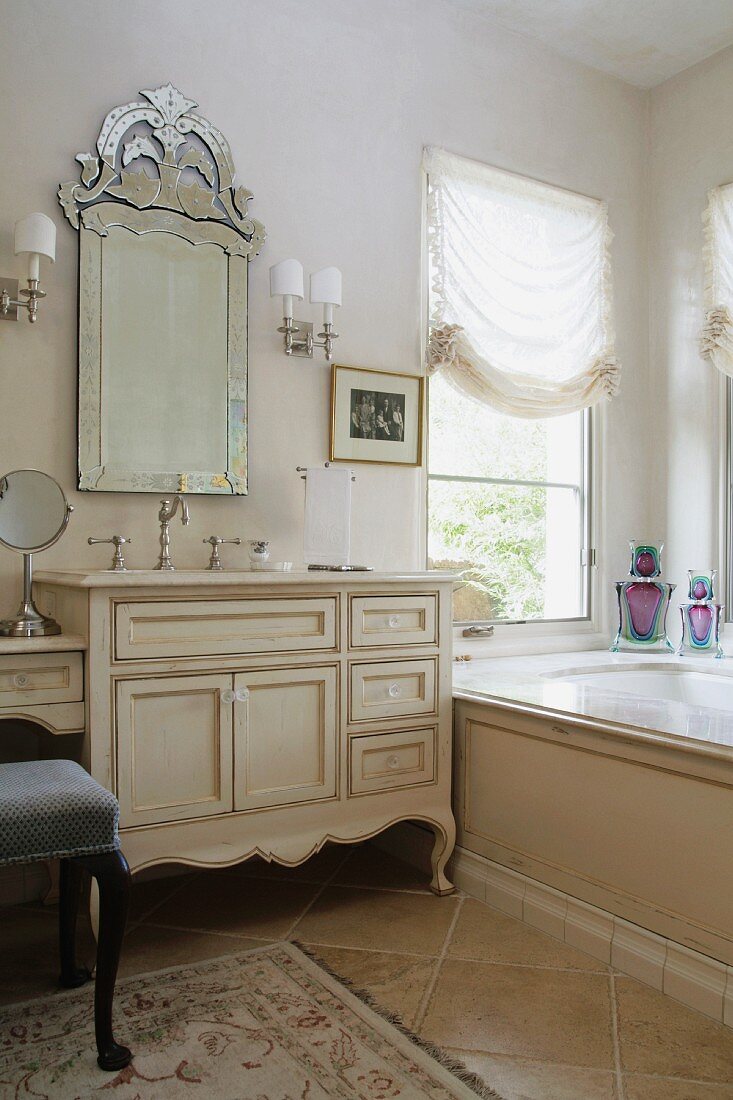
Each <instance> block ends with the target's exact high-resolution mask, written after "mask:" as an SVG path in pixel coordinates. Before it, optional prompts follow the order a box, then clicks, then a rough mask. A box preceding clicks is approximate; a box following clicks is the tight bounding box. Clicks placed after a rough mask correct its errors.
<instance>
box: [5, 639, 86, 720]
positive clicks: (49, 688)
mask: <svg viewBox="0 0 733 1100" xmlns="http://www.w3.org/2000/svg"><path fill="white" fill-rule="evenodd" d="M83 698H84V664H83V659H82V654H81V653H18V654H4V655H3V656H2V657H0V713H1V712H2V708H3V707H17V706H18V705H19V704H22V703H31V704H36V703H77V702H79V701H80V700H81V699H83Z"/></svg>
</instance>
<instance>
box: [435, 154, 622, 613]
mask: <svg viewBox="0 0 733 1100" xmlns="http://www.w3.org/2000/svg"><path fill="white" fill-rule="evenodd" d="M424 166H425V169H426V172H427V175H428V185H429V186H428V221H427V230H428V244H429V256H430V271H429V275H430V294H429V307H430V318H431V329H430V340H429V347H428V373H429V375H430V382H429V391H428V398H429V416H428V428H429V447H428V564H429V566H430V567H432V568H448V569H452V570H454V571H459V572H461V573H462V575H463V578H464V582H465V583H464V584H463V586H462V587H460V588H459V591H458V592H457V595H456V602H455V618H456V619H457V620H458V621H462V622H466V621H469V622H471V621H474V622H475V621H477V620H478V621H499V622H526V621H529V620H535V621H541V620H568V619H584V618H589V617H590V612H591V606H590V604H591V598H590V597H591V585H590V568H589V567H590V565H591V564H593V551H592V550H591V545H592V544H591V528H592V523H591V519H592V517H591V477H590V466H591V450H592V449H591V433H592V417H593V413H592V406H593V405H595V404H596V403H598V401H600V400H601V399H603V398H608V397H612V396H613V395H614V394H615V392H616V389H617V387H618V374H619V364H618V362H617V360H616V358H615V354H614V347H613V342H614V337H613V325H612V294H611V277H610V257H609V242H610V232H609V228H608V221H607V210H606V204H605V203H603V202H602V201H600V200H598V199H591V198H587V197H585V196H583V195H577V194H574V193H572V192H569V191H565V190H562V189H561V188H557V187H551V186H549V185H547V184H543V183H539V182H537V181H535V180H530V179H526V178H524V177H521V176H515V175H512V174H510V173H507V172H503V171H500V170H498V169H495V168H491V167H489V166H488V165H482V164H478V163H476V162H474V161H469V160H466V159H465V158H462V157H456V156H453V155H452V154H449V153H446V152H445V151H443V150H435V149H428V150H426V152H425V160H424Z"/></svg>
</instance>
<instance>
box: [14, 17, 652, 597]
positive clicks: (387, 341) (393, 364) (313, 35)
mask: <svg viewBox="0 0 733 1100" xmlns="http://www.w3.org/2000/svg"><path fill="white" fill-rule="evenodd" d="M12 13H13V14H12V18H11V19H9V20H6V21H5V22H4V24H3V30H2V38H1V39H0V102H2V103H3V111H2V112H0V163H1V164H2V171H1V172H0V215H1V216H0V271H2V272H3V273H4V274H8V275H13V274H20V265H19V261H16V260H15V258H14V257H13V255H12V227H13V223H14V221H15V219H16V218H18V217H20V216H22V215H24V214H26V213H27V212H29V211H31V210H44V211H46V212H47V213H49V214H51V215H52V216H54V218H55V221H56V223H57V225H58V230H59V233H58V260H57V263H56V265H55V267H54V268H53V269H52V271H51V273H50V275H49V276H48V278H47V289H48V291H49V297H48V299H47V301H46V302H45V303H44V304H43V310H42V315H41V318H40V320H39V322H38V324H37V325H36V326H35V329H34V330H31V329H30V328H29V326H28V325H27V323H25V322H24V321H23V322H19V323H18V324H16V325H9V324H8V325H0V472H1V471H2V470H4V469H9V468H15V467H20V466H35V467H39V468H41V469H45V470H47V471H48V472H50V473H52V474H54V475H55V476H57V477H58V478H59V479H60V480H61V482H62V484H63V485H64V487H65V489H66V490H67V493H68V495H69V498H70V500H71V502H72V503H73V505H74V507H75V508H76V512H75V514H74V516H73V517H72V522H71V525H70V528H69V531H68V533H67V534H66V535H65V536H64V538H63V540H62V541H61V542H60V543H59V544H58V545H57V546H56V547H54V548H53V549H51V550H50V551H48V552H47V553H46V554H44V556H43V561H42V562H41V561H39V563H38V564H39V567H40V566H46V567H51V566H56V567H61V568H63V567H73V566H77V565H84V566H87V565H89V566H94V565H96V566H100V567H101V566H105V565H106V548H100V549H98V550H93V549H91V548H89V547H87V545H86V538H87V536H88V535H90V534H93V535H98V536H101V535H109V534H111V533H112V532H115V531H116V532H120V533H122V534H126V535H130V536H132V538H133V539H134V542H133V545H132V547H131V548H130V553H129V561H130V563H131V564H132V565H134V566H139V567H144V566H149V565H152V564H153V563H154V561H155V557H156V549H157V547H156V538H157V529H156V512H157V507H158V504H157V497H155V496H142V497H136V496H131V495H106V494H89V493H86V494H79V493H76V492H75V491H74V485H75V476H76V250H77V241H76V234H75V233H74V232H73V231H72V229H71V228H70V227H69V226H68V224H66V223H65V222H64V221H63V220H62V214H61V211H60V208H59V207H58V206H57V205H56V199H55V193H56V189H57V186H58V184H59V182H60V181H62V180H66V179H71V178H74V177H76V175H77V172H78V167H79V166H78V165H77V164H75V162H74V159H73V158H74V155H75V154H76V153H77V152H79V151H87V150H90V149H91V148H92V147H93V143H94V141H95V139H96V136H97V133H98V129H99V125H100V123H101V121H102V119H103V117H104V115H105V113H106V112H107V111H108V110H109V109H110V108H111V107H113V106H115V105H116V104H119V103H124V102H127V101H128V100H130V99H132V98H133V97H134V96H135V95H136V94H137V92H138V90H139V89H141V88H147V87H151V86H153V85H155V84H158V83H163V82H166V81H168V80H170V81H172V82H173V83H174V84H176V85H177V86H178V87H179V88H180V89H181V90H182V91H183V92H184V93H185V94H186V95H188V96H190V97H192V98H195V99H197V101H198V102H199V104H200V109H201V112H202V113H203V114H204V115H206V116H207V117H208V118H210V119H211V120H212V121H213V122H214V123H215V124H216V125H217V126H218V127H220V128H221V130H222V131H223V132H224V134H225V135H226V136H227V138H228V139H229V141H230V143H231V146H232V150H233V155H234V159H235V163H236V165H237V169H238V174H239V179H240V182H242V183H244V184H245V185H246V186H247V187H249V188H251V189H252V190H253V191H254V194H255V199H254V201H253V203H252V207H251V209H252V211H253V213H254V215H255V216H256V217H257V218H259V219H260V220H261V221H262V222H264V224H265V226H266V228H267V231H268V241H267V245H266V247H265V250H264V253H263V254H262V255H261V257H260V258H259V259H258V260H256V261H255V262H254V263H253V265H252V267H251V269H250V276H251V280H250V288H251V297H250V303H251V305H250V308H251V312H250V397H251V405H250V409H251V422H250V440H251V444H250V446H251V449H250V470H251V492H250V495H249V497H248V498H246V499H236V500H233V499H227V500H222V499H219V498H192V500H191V506H192V524H191V526H190V527H189V528H187V529H186V530H185V531H184V530H183V529H182V528H180V527H178V528H177V529H175V530H174V531H173V553H174V560H175V561H176V562H177V564H179V565H180V566H189V567H190V566H193V565H196V564H200V563H202V562H203V561H204V560H205V558H204V550H205V548H204V547H203V546H202V545H201V539H202V538H203V536H205V535H208V534H210V533H212V532H215V533H217V534H221V535H224V536H228V537H229V536H233V535H240V536H242V537H244V538H248V537H253V536H259V537H269V538H271V540H272V542H273V550H274V556H276V557H288V558H290V557H292V558H295V559H297V558H298V557H299V547H300V542H301V531H302V497H303V486H302V482H301V481H300V480H299V479H298V477H297V475H296V473H295V466H296V465H298V464H299V463H300V464H306V463H318V462H321V461H323V460H324V459H325V458H326V457H327V445H328V402H329V371H328V368H327V367H326V366H325V364H324V362H323V360H322V359H316V360H314V362H313V363H308V362H305V361H300V360H296V361H290V360H288V359H286V358H285V357H284V356H283V355H282V354H281V353H280V352H279V345H278V340H279V337H277V336H276V335H275V332H274V330H275V327H276V325H277V324H278V323H279V316H278V306H277V304H276V303H274V302H271V301H270V299H269V298H268V279H267V268H268V265H269V264H270V263H272V262H274V261H275V260H278V259H281V258H283V257H284V256H288V255H296V256H298V257H300V258H301V259H302V260H303V261H304V262H305V264H306V267H307V268H310V269H311V270H314V269H316V268H318V267H321V266H324V265H325V264H328V263H335V264H337V265H339V266H340V267H341V268H342V269H343V273H344V287H345V302H346V304H345V305H344V307H343V309H342V310H341V313H340V316H339V318H338V321H339V326H338V327H339V329H340V331H341V332H342V334H343V336H342V339H341V340H340V342H339V348H338V355H337V359H338V360H339V361H341V362H346V363H350V364H354V365H360V366H367V367H368V366H374V367H383V368H387V369H397V370H408V371H414V372H418V371H419V370H420V363H421V333H420V301H421V275H420V250H421V222H420V217H421V178H420V172H419V165H420V155H421V148H422V146H423V144H425V143H434V144H438V145H444V146H446V147H447V148H449V149H451V150H454V151H455V152H459V153H462V154H464V155H467V156H471V157H475V158H478V159H480V160H483V161H487V162H490V163H492V164H496V165H499V166H501V167H504V168H508V169H511V170H514V171H518V172H524V173H527V174H529V175H532V176H537V177H539V178H541V179H545V180H548V181H550V182H553V183H556V184H560V185H562V186H565V187H568V188H573V189H576V190H578V191H581V192H585V193H587V194H590V195H595V196H601V197H604V198H606V199H608V200H609V204H610V220H611V224H612V227H613V230H614V233H615V242H614V246H613V256H614V267H615V277H616V298H617V330H618V351H619V355H620V357H621V359H622V360H623V362H624V366H625V377H624V385H623V390H622V393H621V396H620V397H619V398H618V399H617V400H616V401H615V402H614V403H613V405H611V406H610V407H609V408H608V410H607V428H608V431H607V433H606V434H607V448H606V462H607V469H608V471H609V475H610V476H609V478H608V479H607V482H606V485H605V492H604V507H605V512H606V514H607V516H608V518H609V523H608V529H607V533H606V546H607V548H608V561H609V568H608V574H607V575H608V577H609V579H613V578H614V577H615V576H622V575H623V573H624V572H625V567H626V552H625V550H624V540H625V539H626V538H627V537H629V536H630V535H635V534H638V533H639V532H640V531H642V530H643V529H644V524H643V522H642V521H643V517H644V515H645V511H646V505H647V497H646V495H645V488H644V483H643V479H641V480H640V476H639V471H640V470H642V471H643V470H644V467H645V462H646V460H647V455H648V427H647V424H648V420H647V409H646V402H647V400H648V398H649V394H648V393H647V383H646V278H645V267H644V262H643V261H644V250H645V212H644V203H643V191H644V174H645V152H646V146H645V124H646V98H647V97H646V94H645V93H644V92H641V91H639V90H638V89H634V88H631V87H628V86H626V85H623V84H622V83H620V82H619V81H616V80H614V79H613V78H611V77H607V76H604V75H602V74H600V73H598V72H595V71H593V70H590V69H587V68H584V67H583V66H581V65H578V64H576V63H575V62H571V61H568V60H565V59H562V58H560V57H559V56H557V55H555V54H553V53H552V52H550V51H548V50H546V49H544V48H543V47H542V46H541V45H540V44H538V43H535V42H532V41H531V40H529V39H526V38H524V37H521V36H517V35H514V34H512V33H510V32H507V31H504V30H501V29H498V28H492V27H491V26H490V24H487V23H486V21H485V20H482V19H476V18H475V17H474V16H472V15H470V14H467V13H465V12H464V13H461V12H457V11H455V9H454V8H453V7H452V5H451V4H450V3H448V2H445V0H312V2H311V3H308V4H304V3H302V2H300V0H209V3H207V4H205V5H202V4H201V3H200V2H198V0H196V2H194V0H158V2H157V3H155V4H151V3H149V2H141V0H128V2H126V3H125V4H117V3H113V2H111V0H103V2H100V0H74V2H73V3H72V2H71V0H24V3H22V4H18V5H16V6H14V7H13V9H12ZM422 504H423V488H422V475H421V473H420V472H417V471H414V470H400V469H396V468H390V467H379V466H364V467H360V468H359V469H358V480H357V483H356V501H355V519H354V538H353V543H354V555H355V558H356V559H358V560H361V561H364V562H367V563H370V564H373V565H375V566H377V567H382V568H387V569H389V568H404V567H415V566H420V565H422V564H423V559H422V522H421V514H422ZM228 551H229V552H228V553H227V559H226V560H227V562H229V563H232V564H233V563H235V562H237V561H244V560H245V555H244V552H243V551H236V550H234V549H233V548H231V547H230V548H228ZM19 564H20V563H19V561H17V560H16V559H15V558H14V556H13V555H11V554H10V553H9V552H7V551H2V550H0V613H2V612H3V611H4V612H8V611H10V610H14V604H15V602H16V600H17V590H18V584H17V577H18V573H19ZM606 591H607V592H608V591H609V589H608V587H607V588H606Z"/></svg>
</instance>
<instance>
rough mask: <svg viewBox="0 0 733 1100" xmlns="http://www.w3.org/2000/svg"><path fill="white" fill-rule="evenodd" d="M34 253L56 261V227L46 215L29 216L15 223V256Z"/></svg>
mask: <svg viewBox="0 0 733 1100" xmlns="http://www.w3.org/2000/svg"><path fill="white" fill-rule="evenodd" d="M21 252H34V253H36V254H37V255H39V256H47V257H48V259H49V260H50V261H51V263H53V261H54V260H55V259H56V226H55V225H54V223H53V222H52V221H51V219H50V218H49V217H48V216H47V215H46V214H28V215H27V216H26V217H25V218H21V219H20V221H18V222H16V223H15V255H16V256H17V255H19V253H21Z"/></svg>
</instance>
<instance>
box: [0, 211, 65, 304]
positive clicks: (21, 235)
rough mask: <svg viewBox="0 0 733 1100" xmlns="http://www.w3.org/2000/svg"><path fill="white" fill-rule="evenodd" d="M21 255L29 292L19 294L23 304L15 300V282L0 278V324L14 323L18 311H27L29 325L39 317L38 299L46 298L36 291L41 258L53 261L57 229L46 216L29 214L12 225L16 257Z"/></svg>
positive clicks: (42, 292)
mask: <svg viewBox="0 0 733 1100" xmlns="http://www.w3.org/2000/svg"><path fill="white" fill-rule="evenodd" d="M23 252H27V253H28V289H27V290H21V291H20V293H21V294H22V295H23V297H24V298H25V301H20V300H19V299H18V280H17V279H6V278H4V277H3V276H2V275H0V321H17V319H18V310H19V309H27V310H28V320H29V321H30V322H31V323H33V322H34V321H35V320H36V318H37V316H38V302H39V299H40V298H45V297H46V293H45V291H43V290H39V282H40V276H41V256H47V257H48V258H49V260H50V261H51V263H53V262H54V260H55V259H56V226H55V225H54V223H53V222H52V221H51V219H50V218H49V217H47V216H46V214H29V215H28V216H27V217H26V218H21V219H20V221H19V222H16V223H15V255H16V256H19V255H20V254H21V253H23Z"/></svg>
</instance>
